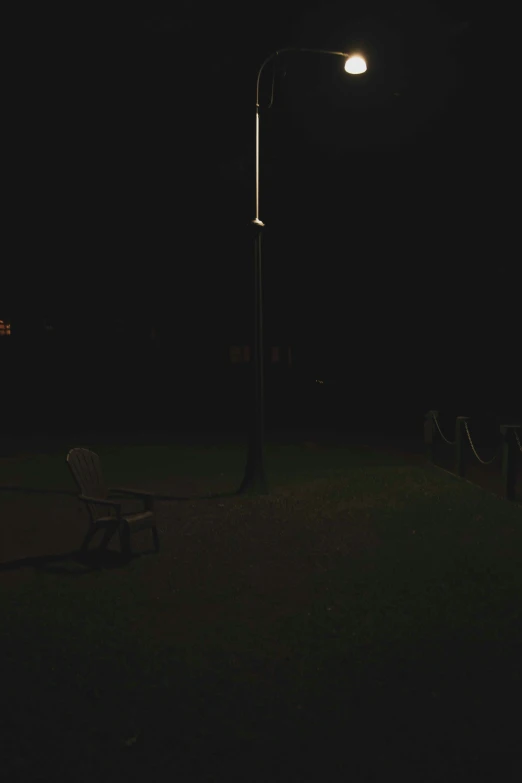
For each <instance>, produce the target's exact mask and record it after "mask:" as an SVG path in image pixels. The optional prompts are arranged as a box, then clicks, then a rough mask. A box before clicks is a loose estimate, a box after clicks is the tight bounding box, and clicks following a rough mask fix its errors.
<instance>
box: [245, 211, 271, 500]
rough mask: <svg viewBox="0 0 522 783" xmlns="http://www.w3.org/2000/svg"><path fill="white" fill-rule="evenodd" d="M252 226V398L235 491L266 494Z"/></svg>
mask: <svg viewBox="0 0 522 783" xmlns="http://www.w3.org/2000/svg"><path fill="white" fill-rule="evenodd" d="M252 225H253V227H254V335H253V345H252V348H253V350H252V384H253V387H252V398H251V405H252V408H251V412H250V414H251V419H250V426H249V433H248V453H247V463H246V467H245V475H244V477H243V481H242V483H241V486H240V488H239V492H240V493H242V492H255V493H257V494H266V493H267V492H268V485H267V480H266V475H265V464H264V429H265V427H264V418H265V410H264V408H265V406H264V378H263V359H264V354H263V285H262V282H263V277H262V264H261V238H262V233H263V225H262V224H261V223H260V222H256V221H252Z"/></svg>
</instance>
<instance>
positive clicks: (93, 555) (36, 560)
mask: <svg viewBox="0 0 522 783" xmlns="http://www.w3.org/2000/svg"><path fill="white" fill-rule="evenodd" d="M152 554H156V552H155V550H154V549H150V550H146V551H144V552H132V553H131V554H130V555H128V554H127V555H124V554H122V553H121V552H115V551H114V550H110V549H99V548H98V549H92V550H89V551H88V552H81V551H80V550H75V551H73V552H66V553H65V554H61V555H39V556H38V557H22V558H20V559H18V560H12V561H11V562H9V563H0V573H2V572H5V571H18V570H21V569H22V568H34V569H36V570H37V571H40V572H43V573H47V574H63V575H65V576H83V575H84V574H90V573H92V572H93V571H104V570H105V571H108V570H114V569H117V568H125V567H126V566H127V565H128V564H129V563H130V562H131V560H137V559H139V558H140V557H144V556H148V555H152Z"/></svg>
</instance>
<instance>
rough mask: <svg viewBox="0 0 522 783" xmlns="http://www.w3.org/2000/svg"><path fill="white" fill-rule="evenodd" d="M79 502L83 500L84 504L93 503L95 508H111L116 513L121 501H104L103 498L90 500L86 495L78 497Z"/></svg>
mask: <svg viewBox="0 0 522 783" xmlns="http://www.w3.org/2000/svg"><path fill="white" fill-rule="evenodd" d="M79 498H80V500H84V501H85V502H86V503H93V504H94V505H95V506H112V508H115V509H116V510H117V511H121V507H122V502H121V500H108V499H107V500H106V499H105V498H91V497H89V496H88V495H79Z"/></svg>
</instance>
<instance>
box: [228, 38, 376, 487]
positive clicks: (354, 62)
mask: <svg viewBox="0 0 522 783" xmlns="http://www.w3.org/2000/svg"><path fill="white" fill-rule="evenodd" d="M283 52H311V53H313V54H333V55H334V56H336V57H344V58H345V60H346V62H345V65H344V69H345V71H346V72H347V73H349V74H354V75H355V74H361V73H364V72H365V71H366V62H365V60H364V58H363V57H362V56H361V55H360V54H346V53H345V52H332V51H329V50H327V49H302V48H294V47H288V48H285V49H278V51H276V52H272V54H270V55H269V56H268V57H267V58H266V60H265V61H264V62H263V63H262V65H261V67H260V69H259V71H258V73H257V82H256V215H255V218H254V220H253V221H252V223H251V225H252V227H253V231H254V339H253V350H252V370H253V372H252V381H253V389H252V410H251V417H252V418H251V421H250V430H249V438H248V453H247V462H246V467H245V474H244V477H243V481H242V482H241V486H240V488H239V492H240V493H242V492H247V491H252V492H256V493H258V494H266V493H267V491H268V485H267V481H266V475H265V465H264V412H265V411H264V383H263V296H262V293H263V291H262V268H261V235H262V231H263V228H264V225H265V224H264V223H263V222H262V221H261V220H260V218H259V82H260V80H261V74H262V72H263V68H264V67H265V65H266V64H267V63H269V62H270V60H273V59H274V57H277V55H278V54H282V53H283Z"/></svg>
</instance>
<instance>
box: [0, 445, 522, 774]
mask: <svg viewBox="0 0 522 783" xmlns="http://www.w3.org/2000/svg"><path fill="white" fill-rule="evenodd" d="M93 446H94V447H95V449H96V450H97V451H98V452H99V453H100V454H101V456H102V458H103V465H104V469H105V472H106V475H107V479H108V483H109V484H125V485H128V486H132V485H135V486H142V487H145V488H150V489H153V490H155V491H157V492H158V493H159V494H164V495H173V496H180V497H184V498H188V499H185V500H178V501H175V500H160V501H158V515H159V527H160V535H161V544H162V549H161V551H160V553H159V554H158V555H154V554H150V555H149V554H146V552H147V550H149V548H150V546H151V543H152V542H151V540H149V534H147V533H146V532H144V533H140V534H138V535H137V536H135V538H134V540H133V544H134V545H135V547H136V548H137V549H138V550H140V551H142V552H144V553H145V554H143V555H142V556H140V557H135V558H134V559H132V560H131V562H129V563H127V564H122V563H121V562H120V561H119V559H118V558H117V556H116V553H115V552H116V548H117V545H116V542H115V544H114V548H115V551H114V553H113V555H114V556H112V557H110V556H109V557H107V559H106V560H104V561H103V562H100V563H97V564H96V563H93V564H91V565H85V566H82V565H80V564H79V563H77V562H75V561H74V559H73V558H72V557H66V556H64V557H62V558H61V559H54V560H53V559H52V558H48V559H47V560H46V558H45V555H60V554H61V555H64V554H65V553H67V552H70V551H71V550H72V549H74V548H75V547H77V546H79V544H80V542H81V539H82V536H83V534H84V532H85V527H86V524H87V523H86V518H85V517H84V516H83V514H82V513H79V511H78V505H77V501H76V499H75V498H74V497H73V496H72V495H67V494H63V495H59V494H24V493H21V492H14V491H11V492H6V491H4V492H0V535H1V539H0V544H1V547H2V549H1V553H0V583H1V589H0V612H1V618H2V621H1V623H0V662H1V664H2V665H1V693H2V697H3V699H2V706H3V709H2V719H1V729H2V731H1V733H0V746H1V758H2V761H3V764H2V767H3V772H4V777H5V779H6V780H9V781H13V783H15V782H16V781H25V780H28V781H29V780H30V781H40V780H42V781H43V780H44V779H45V780H49V779H53V780H55V781H57V780H64V781H65V780H67V781H78V782H79V783H87V781H96V782H97V783H105V782H107V783H109V782H113V781H120V780H121V781H138V780H139V781H144V780H147V781H164V780H175V781H183V783H184V782H185V781H186V782H187V783H189V782H190V783H193V782H194V783H196V782H197V783H199V781H230V780H238V781H239V780H241V781H247V780H248V781H251V780H252V781H263V782H264V781H285V783H290V782H292V783H293V781H295V782H296V783H297V782H298V781H309V780H310V781H312V780H313V781H316V780H328V781H330V780H331V781H334V780H335V781H337V780H340V779H341V780H343V779H344V780H349V781H354V782H355V783H371V782H373V781H379V782H380V781H384V780H388V779H390V778H396V779H400V780H408V781H410V780H411V781H416V783H417V782H422V783H431V782H432V781H433V782H435V781H437V782H438V781H440V782H441V783H442V782H443V781H444V783H447V782H448V781H456V782H457V781H459V783H460V782H461V781H467V780H469V781H474V782H476V781H479V782H482V781H488V783H507V782H508V781H509V783H511V781H515V780H517V781H518V780H519V779H520V776H521V773H522V751H521V744H520V734H521V728H522V719H521V717H520V697H521V695H522V682H521V670H520V660H521V657H520V656H521V653H522V608H521V607H522V603H521V601H522V568H521V561H522V509H521V507H520V506H519V505H515V504H510V503H507V502H503V501H501V500H499V499H497V498H496V497H495V496H494V495H492V494H489V493H487V492H485V491H484V490H482V489H480V488H479V487H476V486H473V485H471V484H469V483H466V482H461V481H459V480H458V479H457V478H454V477H452V476H450V475H448V474H446V473H443V472H442V471H439V470H437V469H435V468H433V467H430V466H428V465H423V464H421V463H420V462H418V461H412V462H410V461H409V460H408V458H407V457H400V456H394V455H392V454H389V453H386V454H385V453H381V452H377V451H373V450H371V449H368V448H366V449H365V448H362V447H360V448H356V447H354V446H351V447H349V446H343V445H342V444H339V443H337V444H335V443H321V442H318V443H317V444H315V445H313V444H309V445H304V444H301V445H296V444H295V443H292V442H291V438H289V439H287V440H286V441H285V440H284V439H280V440H279V441H276V440H274V441H272V442H270V443H269V444H268V447H267V467H268V473H269V478H270V480H271V494H270V495H268V496H265V497H251V496H238V495H235V494H232V493H233V491H234V490H235V489H237V487H238V486H239V483H240V481H241V477H242V470H243V465H244V448H243V447H242V446H241V445H238V443H230V444H228V445H227V444H226V443H224V442H219V443H217V444H212V443H211V442H207V443H204V442H199V443H198V444H196V445H194V444H193V445H190V444H188V443H185V444H182V443H178V444H175V445H168V444H163V445H156V446H146V445H141V446H139V445H136V446H130V445H127V446H124V447H118V445H117V444H112V445H105V446H103V444H101V443H100V444H96V443H94V444H93ZM65 452H66V449H61V450H60V449H58V450H57V451H56V453H55V454H53V453H51V454H49V455H47V456H46V455H40V456H39V455H37V454H33V455H30V456H26V457H23V456H21V457H18V458H16V459H11V460H6V459H4V460H0V485H4V486H13V485H17V486H23V487H26V488H32V489H41V490H43V489H46V488H47V489H53V490H63V491H70V490H72V489H73V484H72V480H71V479H70V478H69V476H68V473H67V468H66V466H65V463H64V455H65ZM212 493H222V494H221V495H219V494H216V496H215V497H203V496H204V495H211V494H212ZM197 496H200V497H197ZM25 557H33V558H35V560H34V561H33V564H32V565H28V564H27V562H26V564H25V565H24V563H23V561H21V559H23V558H25Z"/></svg>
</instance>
